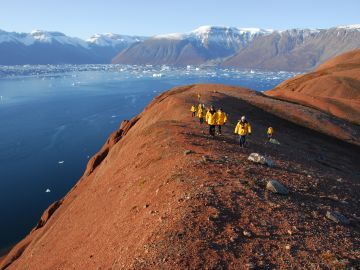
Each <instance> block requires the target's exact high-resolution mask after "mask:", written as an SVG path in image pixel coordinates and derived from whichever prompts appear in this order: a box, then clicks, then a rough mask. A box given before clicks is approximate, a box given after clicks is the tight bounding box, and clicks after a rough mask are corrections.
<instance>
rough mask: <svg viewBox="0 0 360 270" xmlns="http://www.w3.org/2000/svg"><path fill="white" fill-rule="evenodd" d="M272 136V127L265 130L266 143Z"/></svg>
mask: <svg viewBox="0 0 360 270" xmlns="http://www.w3.org/2000/svg"><path fill="white" fill-rule="evenodd" d="M273 134H274V129H273V128H272V127H268V129H267V138H268V139H267V141H268V142H269V141H270V139H271V138H272V136H273Z"/></svg>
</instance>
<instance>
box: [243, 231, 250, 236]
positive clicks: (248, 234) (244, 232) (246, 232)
mask: <svg viewBox="0 0 360 270" xmlns="http://www.w3.org/2000/svg"><path fill="white" fill-rule="evenodd" d="M243 234H244V235H245V236H247V237H251V232H249V231H246V230H244V231H243Z"/></svg>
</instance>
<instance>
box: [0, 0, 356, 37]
mask: <svg viewBox="0 0 360 270" xmlns="http://www.w3.org/2000/svg"><path fill="white" fill-rule="evenodd" d="M359 10H360V0H311V1H310V0H302V1H291V0H251V1H250V0H247V1H243V0H237V1H236V0H207V1H205V0H192V1H190V0H179V1H171V0H167V1H165V0H126V1H121V0H118V1H115V0H87V1H86V0H1V1H0V29H3V30H6V31H17V32H30V31H31V30H33V29H43V30H51V31H61V32H63V33H65V34H67V35H70V36H78V37H81V38H88V37H89V36H90V35H92V34H94V33H105V32H113V33H118V34H138V35H154V34H164V33H172V32H188V31H191V30H193V29H195V28H197V27H198V26H201V25H220V26H238V27H260V28H272V29H288V28H305V27H308V28H329V27H332V26H337V25H343V24H360V12H359Z"/></svg>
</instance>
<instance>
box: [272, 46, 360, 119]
mask: <svg viewBox="0 0 360 270" xmlns="http://www.w3.org/2000/svg"><path fill="white" fill-rule="evenodd" d="M266 94H267V95H269V96H272V97H276V98H279V99H283V100H290V101H293V102H296V103H299V104H303V105H305V106H309V107H313V108H316V109H319V110H321V111H324V112H326V113H328V114H332V115H334V116H336V117H339V118H342V119H344V120H347V121H350V122H353V123H355V124H357V125H360V49H357V50H354V51H350V52H347V53H344V54H342V55H339V56H337V57H335V58H332V59H331V60H329V61H327V62H325V63H324V64H322V65H321V66H319V67H318V68H317V69H316V70H314V71H313V72H311V73H308V74H305V75H299V76H297V77H295V78H292V79H289V80H287V81H285V82H283V83H281V84H280V85H278V86H277V87H276V88H274V89H273V90H271V91H267V92H266Z"/></svg>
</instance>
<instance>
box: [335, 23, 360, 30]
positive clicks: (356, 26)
mask: <svg viewBox="0 0 360 270" xmlns="http://www.w3.org/2000/svg"><path fill="white" fill-rule="evenodd" d="M336 28H338V29H347V30H358V31H360V24H350V25H340V26H338V27H336Z"/></svg>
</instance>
